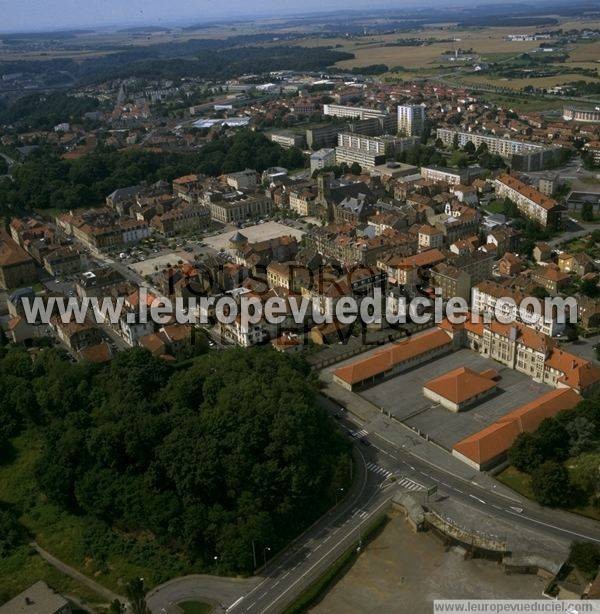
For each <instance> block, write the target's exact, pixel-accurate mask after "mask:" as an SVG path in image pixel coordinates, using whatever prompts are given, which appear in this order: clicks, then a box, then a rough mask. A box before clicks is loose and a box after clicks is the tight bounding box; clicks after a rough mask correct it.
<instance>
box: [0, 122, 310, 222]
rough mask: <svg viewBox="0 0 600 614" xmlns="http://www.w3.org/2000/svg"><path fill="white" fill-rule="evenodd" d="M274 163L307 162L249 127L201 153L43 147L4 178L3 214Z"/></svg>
mask: <svg viewBox="0 0 600 614" xmlns="http://www.w3.org/2000/svg"><path fill="white" fill-rule="evenodd" d="M271 166H283V167H286V168H298V167H302V166H304V157H303V155H302V152H300V150H298V149H294V148H292V149H287V150H286V149H282V148H281V147H280V146H279V145H278V144H277V143H273V142H272V141H270V140H269V139H268V138H267V137H266V136H265V135H264V134H261V133H257V132H252V131H250V130H248V131H241V132H238V133H237V134H236V135H235V136H233V137H231V138H220V139H216V140H214V141H211V142H209V143H208V144H207V145H206V146H205V147H203V148H202V150H200V152H199V153H198V154H177V153H155V152H149V151H138V150H136V151H133V150H129V151H116V150H114V149H99V150H97V151H95V152H93V153H90V154H87V155H85V156H82V157H81V158H78V159H76V160H63V159H62V158H61V157H60V156H59V155H58V154H57V153H56V152H55V151H53V150H51V149H48V148H41V149H39V150H37V151H35V152H33V153H32V154H31V155H30V156H29V157H28V158H27V159H26V161H25V162H24V163H23V164H19V165H17V166H15V168H14V169H13V170H12V175H13V179H14V181H10V180H8V179H5V180H0V215H2V212H3V209H4V210H5V211H6V210H7V208H10V209H12V210H13V211H18V210H26V209H31V208H35V209H47V208H59V209H65V210H69V209H72V208H74V207H82V206H93V205H98V204H100V203H101V202H103V201H104V198H105V197H106V196H107V195H108V194H110V193H111V192H112V191H113V190H115V189H116V188H122V187H125V186H129V185H136V184H138V183H140V182H142V181H147V182H148V183H152V182H154V181H158V180H161V179H163V180H166V181H171V180H172V179H174V178H175V177H178V176H181V175H186V174H188V173H204V174H206V175H212V176H216V175H219V174H221V173H231V172H235V171H240V170H243V169H244V168H254V169H256V170H258V171H259V172H260V171H263V170H265V169H266V168H269V167H271Z"/></svg>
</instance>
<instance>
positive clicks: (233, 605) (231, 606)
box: [225, 595, 244, 612]
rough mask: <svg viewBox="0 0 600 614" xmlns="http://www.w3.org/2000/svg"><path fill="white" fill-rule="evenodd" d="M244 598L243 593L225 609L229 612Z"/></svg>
mask: <svg viewBox="0 0 600 614" xmlns="http://www.w3.org/2000/svg"><path fill="white" fill-rule="evenodd" d="M243 598H244V596H243V595H242V596H241V597H240V598H239V599H236V600H235V601H234V602H233V603H232V604H231V605H230V606H229V607H228V608H227V609H226V610H225V611H226V612H229V610H231V609H233V608H235V606H236V605H237V604H238V603H239V602H240V601H242V599H243Z"/></svg>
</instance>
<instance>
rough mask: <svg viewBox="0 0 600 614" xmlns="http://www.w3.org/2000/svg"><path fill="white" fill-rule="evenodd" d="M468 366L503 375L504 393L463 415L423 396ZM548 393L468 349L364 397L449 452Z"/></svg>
mask: <svg viewBox="0 0 600 614" xmlns="http://www.w3.org/2000/svg"><path fill="white" fill-rule="evenodd" d="M463 366H464V367H468V368H470V369H472V370H473V371H478V372H481V371H484V370H485V369H495V370H496V371H498V373H499V374H500V379H499V380H498V388H499V392H498V393H497V394H495V395H494V396H492V397H488V398H487V399H484V400H483V401H482V402H481V403H479V404H478V405H475V406H473V407H471V408H469V409H467V410H465V411H463V412H460V413H458V414H455V413H453V412H450V411H448V410H447V409H444V408H443V407H441V406H439V405H437V406H436V405H435V404H433V403H432V401H431V400H429V399H427V398H425V396H423V392H422V388H423V384H424V383H425V382H427V381H428V380H430V379H432V378H434V377H438V376H439V375H442V374H444V373H447V372H448V371H452V370H453V369H457V368H458V367H463ZM549 390H550V387H549V386H546V385H544V384H538V383H536V382H534V381H532V380H531V379H529V378H528V377H527V376H526V375H524V374H522V373H518V372H517V371H513V370H512V369H509V368H507V367H504V366H502V365H500V364H499V363H497V362H495V361H493V360H490V359H488V358H484V357H483V356H480V355H479V354H476V353H475V352H472V351H471V350H465V349H463V350H459V351H458V352H455V353H453V354H450V355H448V356H444V357H442V358H439V359H437V360H433V361H431V362H428V363H426V364H424V365H421V366H420V367H417V368H416V369H413V370H411V371H409V372H407V373H404V374H401V375H398V376H396V377H394V378H392V379H389V380H387V381H384V382H382V383H381V384H378V385H377V386H373V387H372V388H367V389H366V390H363V391H361V392H360V394H361V395H362V396H363V397H365V398H366V399H368V400H369V401H370V402H371V403H374V404H375V405H377V406H378V407H383V408H384V409H385V410H386V411H390V412H391V413H392V414H393V415H394V416H396V417H397V418H398V419H400V420H402V421H403V422H404V423H405V424H407V425H408V426H410V427H412V428H414V429H415V430H417V429H418V430H420V431H421V432H422V433H427V434H428V435H429V437H430V439H432V440H433V441H435V442H436V443H438V444H439V445H441V446H443V447H444V448H446V449H448V450H450V449H451V448H452V446H453V445H454V444H455V443H456V442H457V441H460V440H461V439H463V438H464V437H467V436H468V435H471V434H472V433H475V432H477V431H480V430H481V429H483V428H485V427H486V426H488V425H489V424H491V423H492V422H494V421H496V420H497V419H498V418H500V417H502V416H504V415H506V414H507V413H508V412H510V411H512V410H513V409H516V408H517V407H520V406H521V405H523V404H525V403H528V402H529V401H532V400H533V399H535V398H537V397H539V396H540V395H541V394H543V393H544V392H547V391H549Z"/></svg>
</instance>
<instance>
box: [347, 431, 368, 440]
mask: <svg viewBox="0 0 600 614" xmlns="http://www.w3.org/2000/svg"><path fill="white" fill-rule="evenodd" d="M368 434H369V431H367V430H366V429H361V430H360V431H350V435H352V437H355V438H356V439H361V438H362V437H366V436H367V435H368Z"/></svg>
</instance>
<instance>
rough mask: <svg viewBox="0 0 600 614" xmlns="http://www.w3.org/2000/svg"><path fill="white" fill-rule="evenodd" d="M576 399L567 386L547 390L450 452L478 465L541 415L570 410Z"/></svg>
mask: <svg viewBox="0 0 600 614" xmlns="http://www.w3.org/2000/svg"><path fill="white" fill-rule="evenodd" d="M580 401H581V397H580V396H579V395H578V394H577V393H576V392H575V391H573V390H571V389H570V388H559V389H557V390H551V391H550V392H547V393H546V394H543V395H542V396H541V397H538V398H537V399H534V400H533V401H530V402H529V403H527V404H525V405H523V406H522V407H519V408H518V409H515V410H514V411H511V412H510V413H508V414H506V416H503V417H502V418H500V420H498V421H497V422H494V423H493V424H491V425H490V426H488V427H487V428H485V429H483V430H482V431H479V432H478V433H474V434H473V435H470V436H469V437H466V438H465V439H463V440H461V441H459V442H458V443H457V444H455V445H454V451H456V452H458V453H459V454H461V455H462V456H464V457H466V458H468V459H470V460H472V461H474V462H476V463H477V464H478V465H482V464H484V463H486V462H488V461H491V460H493V459H495V458H497V457H498V456H500V455H501V454H504V453H505V452H506V451H507V450H508V449H509V448H510V447H511V446H512V444H513V442H514V441H515V439H516V438H517V437H518V436H519V435H520V434H521V433H531V432H533V431H535V430H536V429H537V427H538V426H539V425H540V423H541V422H542V420H543V419H544V418H551V417H552V416H555V415H556V414H557V413H558V412H559V411H562V410H564V409H572V408H573V407H575V406H576V405H577V404H578V403H579V402H580Z"/></svg>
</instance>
